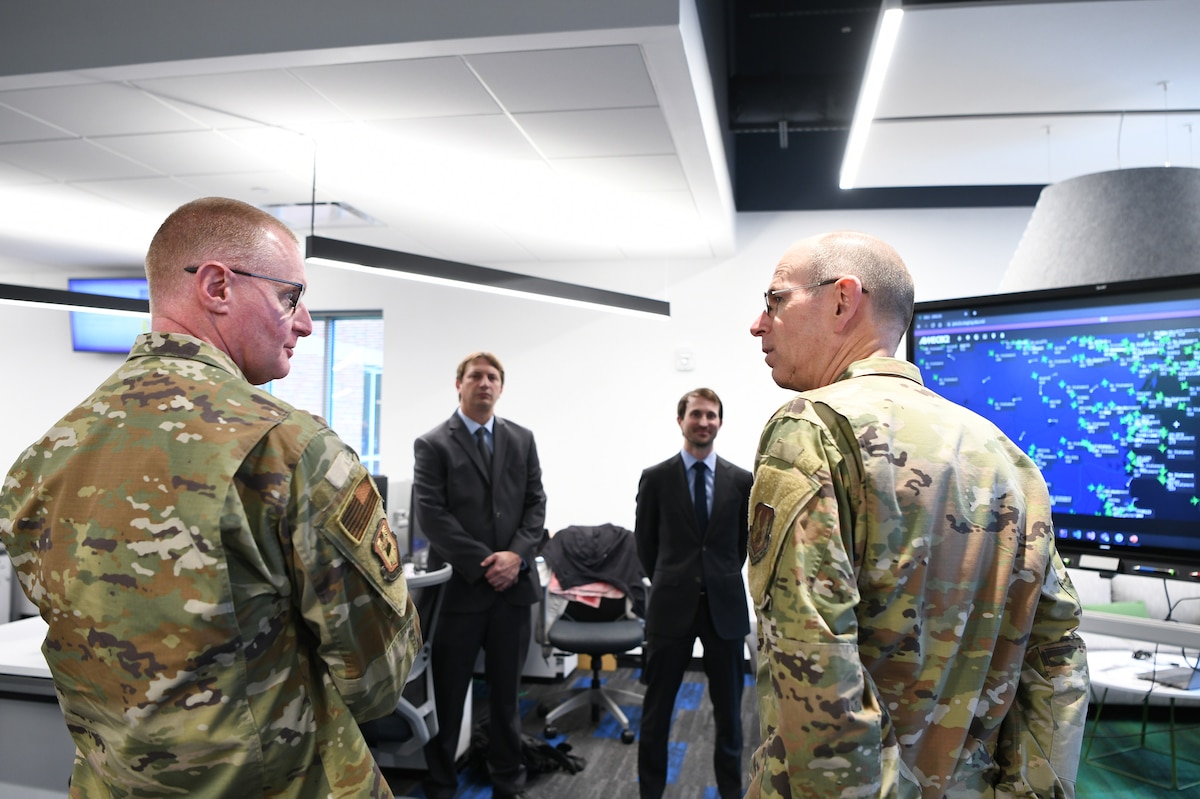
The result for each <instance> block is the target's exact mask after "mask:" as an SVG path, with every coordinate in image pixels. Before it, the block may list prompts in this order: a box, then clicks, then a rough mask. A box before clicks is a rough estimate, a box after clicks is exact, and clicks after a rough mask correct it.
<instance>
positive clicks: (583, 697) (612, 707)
mask: <svg viewBox="0 0 1200 799" xmlns="http://www.w3.org/2000/svg"><path fill="white" fill-rule="evenodd" d="M642 698H643V697H642V695H641V694H637V693H634V692H633V691H623V690H621V689H619V688H600V687H598V686H592V687H589V688H578V689H576V691H575V695H574V696H572V697H571V698H570V699H568V700H566V701H565V702H563V703H562V704H560V705H558V706H557V707H555V708H554V709H553V710H551V711H549V712H546V706H545V705H540V706H539V707H538V712H539V713H543V714H545V717H546V728H545V730H544V733H545V736H546V737H547V738H554V737H555V736H557V735H558V728H557V727H555V726H554V721H555V720H556V719H560V718H562V717H563V716H565V715H566V714H567V713H570V712H571V711H572V710H577V709H579V708H581V707H589V706H590V707H591V708H592V720H593V721H596V720H598V719H599V711H600V710H607V711H608V712H609V714H610V715H611V716H612V717H613V718H614V719H616V720H617V723H618V724H620V725H621V742H622V743H626V744H631V743H633V741H634V737H635V736H634V732H633V730H632V729H630V728H629V717H628V716H626V715H625V713H624V712H623V711H622V710H621V708H620V706H619V705H618V704H617V702H616V700H618V699H620V700H622V701H624V702H626V703H629V704H636V705H640V704H641V703H642Z"/></svg>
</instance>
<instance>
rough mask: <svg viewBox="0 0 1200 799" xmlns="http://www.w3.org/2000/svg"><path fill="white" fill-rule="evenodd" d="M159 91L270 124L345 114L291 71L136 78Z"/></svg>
mask: <svg viewBox="0 0 1200 799" xmlns="http://www.w3.org/2000/svg"><path fill="white" fill-rule="evenodd" d="M137 85H138V86H139V87H141V88H144V89H146V90H147V91H150V92H153V93H154V94H155V95H159V96H162V97H164V98H166V99H167V100H170V101H172V102H175V103H179V104H180V105H181V106H182V107H186V106H188V105H191V106H193V110H195V111H197V112H198V113H199V112H201V111H202V110H204V109H208V110H210V111H217V112H220V113H222V114H228V115H230V116H234V117H239V118H241V119H243V120H247V121H251V122H258V123H263V124H268V125H284V126H299V125H307V124H313V123H317V122H329V121H333V120H339V119H344V118H345V115H344V114H342V113H341V112H340V111H339V110H338V109H337V108H336V107H335V106H333V105H332V104H330V103H329V102H328V101H327V100H326V99H325V98H323V97H321V95H319V94H318V93H317V92H314V91H313V90H312V89H311V88H309V87H308V86H307V85H305V83H304V82H303V81H301V80H298V79H297V78H296V77H295V76H294V75H292V74H291V73H290V72H288V71H287V70H282V69H276V70H256V71H249V72H226V73H221V74H212V75H188V76H180V77H175V78H157V79H152V80H142V81H138V83H137Z"/></svg>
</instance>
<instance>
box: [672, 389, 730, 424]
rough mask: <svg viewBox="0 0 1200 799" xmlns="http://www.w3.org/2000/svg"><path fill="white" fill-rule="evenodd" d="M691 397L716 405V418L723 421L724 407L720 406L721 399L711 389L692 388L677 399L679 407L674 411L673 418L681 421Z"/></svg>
mask: <svg viewBox="0 0 1200 799" xmlns="http://www.w3.org/2000/svg"><path fill="white" fill-rule="evenodd" d="M691 397H700V398H701V399H706V400H708V401H709V402H715V403H717V418H718V419H720V420H721V421H725V406H724V405H722V404H721V398H720V397H718V396H717V392H715V391H713V390H712V389H711V388H694V389H692V390H691V391H689V392H688V393H686V394H684V395H683V396H682V397H680V398H679V405H678V406H677V408H676V411H675V418H677V419H682V418H683V414H684V413H686V412H687V406H688V399H690V398H691Z"/></svg>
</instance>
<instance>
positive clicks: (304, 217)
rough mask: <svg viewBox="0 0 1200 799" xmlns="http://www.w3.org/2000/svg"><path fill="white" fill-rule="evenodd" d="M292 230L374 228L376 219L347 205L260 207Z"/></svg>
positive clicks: (317, 204) (297, 204) (377, 223)
mask: <svg viewBox="0 0 1200 799" xmlns="http://www.w3.org/2000/svg"><path fill="white" fill-rule="evenodd" d="M260 207H261V208H262V209H263V210H264V211H266V212H267V213H268V214H270V215H271V216H273V217H275V218H276V219H278V220H279V221H280V222H283V224H285V225H287V226H288V227H290V228H292V229H293V230H308V229H310V228H313V227H341V228H346V227H376V226H379V225H382V224H383V223H382V222H380V221H379V220H378V219H376V218H374V217H373V216H371V215H369V214H365V213H363V212H362V211H360V210H358V209H357V208H355V207H354V206H353V205H350V204H349V203H338V202H332V203H315V204H314V203H275V204H272V205H263V206H260Z"/></svg>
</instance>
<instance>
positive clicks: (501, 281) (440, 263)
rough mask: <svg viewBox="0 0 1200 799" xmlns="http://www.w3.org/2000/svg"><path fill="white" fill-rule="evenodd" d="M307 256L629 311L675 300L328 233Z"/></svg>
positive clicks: (660, 312)
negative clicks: (373, 244)
mask: <svg viewBox="0 0 1200 799" xmlns="http://www.w3.org/2000/svg"><path fill="white" fill-rule="evenodd" d="M305 257H306V258H307V260H308V262H309V263H313V264H320V265H322V266H332V267H336V268H338V269H350V270H353V271H357V272H366V273H368V274H372V275H386V276H388V277H400V278H405V279H408V280H419V281H422V282H425V283H435V284H438V285H443V286H453V287H455V288H467V289H473V290H475V291H487V292H491V293H493V294H504V295H507V296H511V297H524V298H526V299H535V300H542V301H545V302H553V303H558V304H560V305H572V306H576V307H585V308H593V309H600V310H604V311H612V312H616V313H626V314H633V315H638V316H642V315H650V316H656V317H657V316H670V315H671V304H670V303H668V302H664V301H663V300H652V299H650V298H649V297H637V296H634V295H632V294H621V293H619V292H616V291H607V290H605V289H596V288H590V287H588V286H580V285H578V284H576V283H563V282H561V281H558V280H548V279H546V278H541V277H532V276H530V275H520V274H517V273H516V272H504V271H501V270H499V269H491V268H488V267H485V266H474V265H472V264H464V263H459V262H457V261H444V260H442V259H440V258H430V257H428V256H425V255H414V254H413V253H407V252H398V251H396V250H387V249H383V248H382V247H370V246H367V245H365V244H353V243H351V242H348V241H339V240H338V239H327V238H324V237H322V236H308V237H306V239H305Z"/></svg>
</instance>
